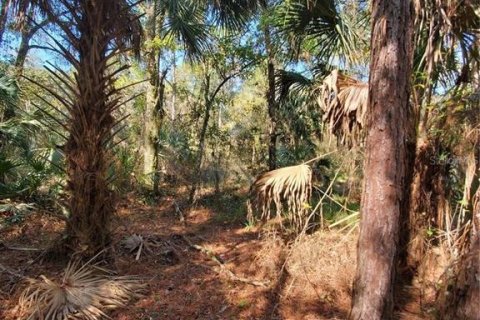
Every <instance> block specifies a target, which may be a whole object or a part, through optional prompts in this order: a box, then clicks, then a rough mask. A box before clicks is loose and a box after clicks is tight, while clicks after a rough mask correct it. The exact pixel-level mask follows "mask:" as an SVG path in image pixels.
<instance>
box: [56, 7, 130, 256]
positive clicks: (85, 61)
mask: <svg viewBox="0 0 480 320" xmlns="http://www.w3.org/2000/svg"><path fill="white" fill-rule="evenodd" d="M110 7H112V5H111V4H108V3H107V2H103V1H93V0H92V1H84V2H81V3H78V8H77V9H78V12H77V14H78V15H79V16H81V20H79V21H78V22H77V25H76V28H77V30H78V34H79V39H78V41H77V42H74V43H73V45H74V48H75V49H76V51H77V52H78V60H77V59H75V58H73V57H70V59H71V62H72V63H73V64H74V66H75V69H76V71H75V72H76V77H75V86H76V90H78V95H77V96H76V97H75V100H74V101H73V105H72V107H71V108H70V119H71V121H70V123H69V125H68V129H69V133H70V134H69V138H68V141H67V143H66V145H65V147H64V151H65V155H66V162H67V176H68V191H69V208H70V217H69V219H68V222H67V242H66V244H67V245H69V246H70V249H71V250H74V251H81V252H82V253H83V254H84V255H87V256H89V255H92V254H94V253H95V252H98V251H99V250H101V249H103V248H105V246H107V245H108V244H109V242H110V234H111V228H110V222H111V218H112V214H113V208H114V195H113V192H112V191H111V190H110V188H109V186H108V184H109V180H108V177H107V172H108V166H109V159H110V154H109V152H108V150H107V149H106V148H105V143H107V142H108V141H110V139H111V132H112V129H113V126H114V118H113V116H112V112H113V110H114V109H115V108H116V106H118V104H116V103H115V101H110V100H109V94H112V93H113V92H115V91H111V90H108V89H109V88H110V86H109V84H111V83H113V81H114V77H113V76H112V73H109V72H108V67H107V65H108V61H109V59H108V55H109V54H110V49H109V44H111V43H112V40H113V39H115V37H116V35H115V34H113V33H112V32H113V31H112V29H111V27H110V26H109V24H107V23H106V21H111V17H112V12H110V10H111V8H110ZM113 8H115V9H118V7H115V6H113ZM58 23H61V22H58ZM64 29H65V27H64ZM66 32H68V31H66ZM118 32H122V31H118ZM117 36H118V35H117ZM120 68H122V67H120ZM123 69H124V68H123Z"/></svg>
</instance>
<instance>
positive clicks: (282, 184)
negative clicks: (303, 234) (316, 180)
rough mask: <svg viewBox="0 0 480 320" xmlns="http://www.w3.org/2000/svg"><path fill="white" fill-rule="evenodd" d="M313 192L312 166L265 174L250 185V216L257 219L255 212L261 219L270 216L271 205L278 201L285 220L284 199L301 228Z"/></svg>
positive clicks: (249, 217)
mask: <svg viewBox="0 0 480 320" xmlns="http://www.w3.org/2000/svg"><path fill="white" fill-rule="evenodd" d="M311 193H312V169H311V168H310V167H309V166H307V165H305V164H301V165H297V166H290V167H285V168H280V169H276V170H272V171H269V172H266V173H263V174H261V175H260V176H258V177H257V179H256V180H255V182H254V183H253V184H252V186H251V187H250V193H249V199H248V202H247V207H248V219H249V221H250V222H253V221H254V217H253V211H254V210H255V211H258V212H260V214H261V220H263V221H266V220H268V219H270V207H271V205H272V203H274V204H275V208H276V213H277V217H278V218H280V220H281V213H282V209H283V207H282V202H286V203H287V206H288V216H287V217H288V219H289V220H290V221H291V222H292V224H293V225H294V226H297V227H301V226H302V223H303V221H304V219H305V215H306V209H307V208H308V203H309V201H310V196H311Z"/></svg>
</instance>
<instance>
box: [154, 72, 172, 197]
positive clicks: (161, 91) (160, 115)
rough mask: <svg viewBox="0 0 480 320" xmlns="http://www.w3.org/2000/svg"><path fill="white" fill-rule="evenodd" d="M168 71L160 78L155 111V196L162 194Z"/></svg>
mask: <svg viewBox="0 0 480 320" xmlns="http://www.w3.org/2000/svg"><path fill="white" fill-rule="evenodd" d="M167 71H168V70H164V71H163V72H162V75H161V76H160V79H159V83H158V94H157V95H158V96H157V101H156V103H155V111H154V119H155V131H156V134H155V141H154V146H155V153H154V161H153V165H154V167H153V172H154V176H153V194H155V195H159V194H160V182H161V177H160V157H159V155H160V141H159V139H160V133H161V130H162V124H163V120H164V118H165V109H164V108H163V106H164V101H165V77H166V76H167Z"/></svg>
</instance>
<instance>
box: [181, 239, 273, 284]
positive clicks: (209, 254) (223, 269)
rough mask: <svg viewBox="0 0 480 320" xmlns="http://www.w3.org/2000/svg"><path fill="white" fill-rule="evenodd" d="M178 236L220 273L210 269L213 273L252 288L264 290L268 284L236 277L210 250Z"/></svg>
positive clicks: (267, 282)
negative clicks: (206, 258)
mask: <svg viewBox="0 0 480 320" xmlns="http://www.w3.org/2000/svg"><path fill="white" fill-rule="evenodd" d="M180 236H181V238H182V239H183V240H184V241H185V242H186V243H187V244H188V246H189V247H191V248H192V249H195V250H197V251H200V252H202V253H204V254H205V255H206V256H207V257H209V258H210V260H212V261H213V262H215V263H216V264H217V265H218V266H219V267H220V271H217V270H215V269H213V268H212V270H214V271H215V272H217V273H222V272H223V273H225V274H226V275H227V276H228V277H229V278H230V279H231V280H233V281H237V282H242V283H246V284H250V285H253V286H257V287H264V288H265V287H267V285H268V284H269V281H259V280H252V279H247V278H243V277H239V276H237V275H236V274H235V273H233V272H232V271H231V270H230V269H228V268H227V267H226V266H225V263H224V262H223V260H222V258H220V257H219V256H218V255H216V254H215V252H213V251H211V250H209V249H207V248H205V247H202V246H200V245H198V244H194V243H193V242H192V241H190V239H188V238H187V237H186V236H185V235H180Z"/></svg>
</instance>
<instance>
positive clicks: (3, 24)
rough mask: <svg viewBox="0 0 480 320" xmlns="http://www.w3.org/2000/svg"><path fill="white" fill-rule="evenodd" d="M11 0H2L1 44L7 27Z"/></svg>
mask: <svg viewBox="0 0 480 320" xmlns="http://www.w3.org/2000/svg"><path fill="white" fill-rule="evenodd" d="M10 3H11V0H2V2H1V5H2V6H1V8H0V45H1V44H2V42H3V35H4V33H5V28H6V27H7V20H8V9H9V7H10Z"/></svg>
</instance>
